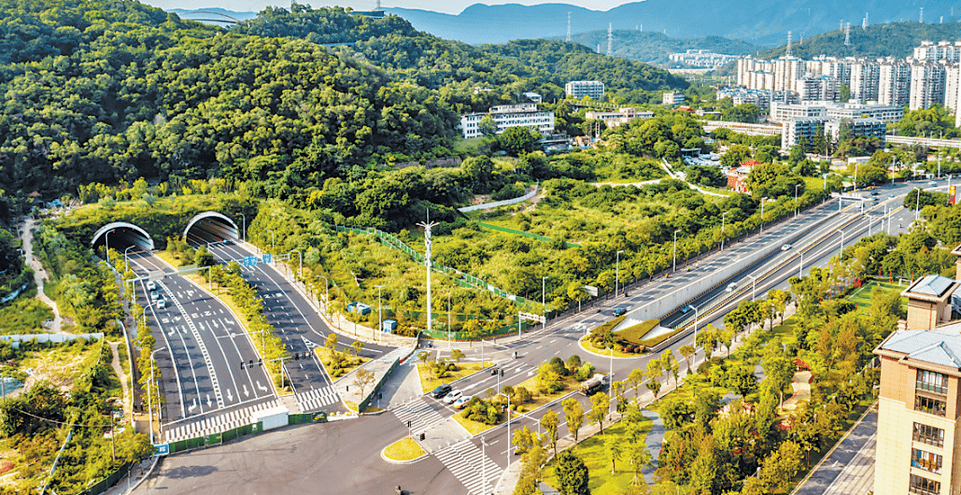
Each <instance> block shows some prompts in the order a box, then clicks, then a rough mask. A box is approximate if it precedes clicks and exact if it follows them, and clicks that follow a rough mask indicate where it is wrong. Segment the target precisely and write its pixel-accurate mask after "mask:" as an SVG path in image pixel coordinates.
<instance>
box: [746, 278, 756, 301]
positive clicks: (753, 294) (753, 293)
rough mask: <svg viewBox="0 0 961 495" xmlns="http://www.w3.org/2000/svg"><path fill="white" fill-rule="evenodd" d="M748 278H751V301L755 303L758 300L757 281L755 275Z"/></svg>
mask: <svg viewBox="0 0 961 495" xmlns="http://www.w3.org/2000/svg"><path fill="white" fill-rule="evenodd" d="M748 277H751V301H752V302H753V301H754V300H755V299H757V279H756V278H754V275H748Z"/></svg>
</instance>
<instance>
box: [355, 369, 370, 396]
mask: <svg viewBox="0 0 961 495" xmlns="http://www.w3.org/2000/svg"><path fill="white" fill-rule="evenodd" d="M373 384H374V373H373V372H372V371H367V370H366V369H364V368H360V369H359V370H357V373H355V374H354V385H355V386H357V387H359V388H360V397H361V400H363V398H364V397H366V395H364V391H366V390H367V387H369V386H371V385H373Z"/></svg>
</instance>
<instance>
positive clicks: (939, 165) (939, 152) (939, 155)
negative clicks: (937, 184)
mask: <svg viewBox="0 0 961 495" xmlns="http://www.w3.org/2000/svg"><path fill="white" fill-rule="evenodd" d="M938 177H939V178H940V177H941V150H938Z"/></svg>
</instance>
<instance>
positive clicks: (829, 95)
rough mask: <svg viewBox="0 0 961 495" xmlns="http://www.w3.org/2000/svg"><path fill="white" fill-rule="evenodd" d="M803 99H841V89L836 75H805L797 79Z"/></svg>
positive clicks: (798, 90)
mask: <svg viewBox="0 0 961 495" xmlns="http://www.w3.org/2000/svg"><path fill="white" fill-rule="evenodd" d="M797 92H798V93H800V94H801V101H840V100H841V91H840V88H839V86H838V80H837V78H836V77H834V76H817V77H813V76H805V77H802V78H801V79H799V80H798V81H797Z"/></svg>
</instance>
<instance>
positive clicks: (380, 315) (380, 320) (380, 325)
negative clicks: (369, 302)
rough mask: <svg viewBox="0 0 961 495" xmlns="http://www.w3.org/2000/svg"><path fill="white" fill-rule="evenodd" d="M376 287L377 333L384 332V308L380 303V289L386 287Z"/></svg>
mask: <svg viewBox="0 0 961 495" xmlns="http://www.w3.org/2000/svg"><path fill="white" fill-rule="evenodd" d="M374 287H377V331H378V332H383V331H384V306H383V305H382V304H381V302H380V289H382V288H384V286H383V285H375V286H374ZM375 335H376V334H375Z"/></svg>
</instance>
